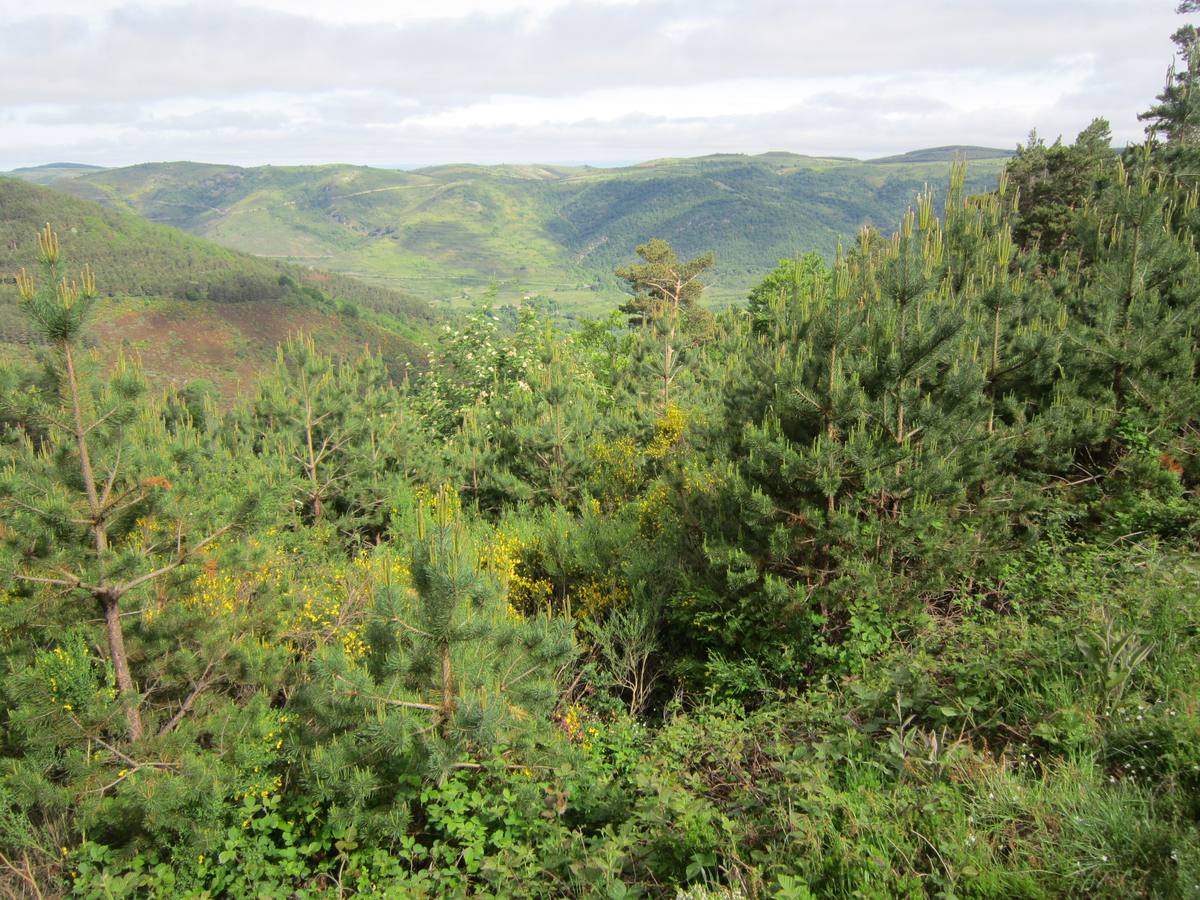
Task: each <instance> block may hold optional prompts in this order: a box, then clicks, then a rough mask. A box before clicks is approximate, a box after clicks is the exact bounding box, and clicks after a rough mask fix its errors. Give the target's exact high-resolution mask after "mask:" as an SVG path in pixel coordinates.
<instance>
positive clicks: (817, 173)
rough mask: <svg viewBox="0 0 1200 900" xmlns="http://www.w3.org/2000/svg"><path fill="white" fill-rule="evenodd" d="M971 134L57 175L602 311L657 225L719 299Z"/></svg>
mask: <svg viewBox="0 0 1200 900" xmlns="http://www.w3.org/2000/svg"><path fill="white" fill-rule="evenodd" d="M959 149H960V148H944V149H942V150H939V151H933V152H926V153H923V154H916V155H914V156H913V157H912V158H899V159H894V160H876V161H872V162H859V161H857V160H850V159H823V158H816V157H806V156H798V155H795V154H790V153H767V154H762V155H760V156H744V155H737V154H731V155H721V156H707V157H699V158H695V159H663V160H655V161H651V162H647V163H642V164H640V165H636V166H628V167H624V168H616V169H602V168H591V167H563V166H532V165H531V166H514V165H506V166H467V165H455V166H437V167H433V168H428V169H419V170H415V171H411V172H402V171H397V170H388V169H371V168H365V167H359V166H345V165H329V166H310V167H288V166H262V167H257V168H239V167H237V166H222V165H202V164H197V163H154V164H146V165H139V166H130V167H127V168H123V169H109V170H104V171H100V172H94V173H87V174H84V175H81V176H79V177H74V178H69V179H60V180H58V181H56V182H55V187H57V188H60V189H62V190H64V191H70V192H72V193H75V194H78V195H79V196H83V197H87V198H89V199H95V200H99V201H101V202H104V203H108V204H111V205H114V206H117V207H120V208H125V209H130V210H133V211H136V212H138V213H139V214H141V215H143V216H146V217H147V218H149V219H151V220H153V221H156V222H162V223H165V224H169V225H174V226H176V227H178V228H182V229H184V230H187V231H189V232H191V233H193V234H197V235H200V236H203V237H206V238H208V239H210V240H213V241H215V242H217V243H220V244H223V245H225V246H228V247H234V248H237V249H239V250H244V251H246V252H249V253H255V254H260V255H263V256H269V257H277V258H282V259H291V260H294V261H298V262H302V263H305V264H311V265H316V266H318V267H321V268H328V269H334V270H338V271H342V272H348V273H351V274H353V275H356V276H360V277H362V278H366V279H369V280H371V281H373V282H376V283H379V284H382V285H386V286H389V287H393V288H400V289H403V290H407V291H409V292H410V293H412V294H415V295H417V296H420V297H423V298H425V299H428V300H436V301H454V300H456V299H457V300H461V299H463V298H464V297H465V296H468V295H478V294H479V293H480V292H481V291H483V290H484V289H486V288H488V287H489V286H490V285H493V284H495V286H496V287H497V288H499V292H500V293H499V296H500V297H501V299H502V300H506V301H508V300H513V299H518V300H519V299H520V298H521V297H523V296H525V295H526V294H531V293H532V294H537V293H542V294H545V295H547V296H549V297H550V298H552V299H555V300H556V301H558V302H559V304H560V305H561V306H563V307H564V308H565V309H568V310H579V309H582V310H585V311H588V312H593V313H594V312H600V311H603V310H604V309H606V308H610V307H611V306H613V305H615V303H616V302H619V286H618V284H617V283H616V282H615V281H614V280H613V279H612V276H611V272H612V269H613V268H614V267H615V266H617V265H619V264H621V263H623V262H625V261H627V260H628V259H630V258H631V257H632V254H633V248H634V247H635V246H636V245H637V244H639V243H642V242H643V241H646V240H648V239H650V238H652V237H660V238H665V239H667V240H669V241H671V242H672V243H673V244H674V245H676V246H677V247H678V248H679V249H680V251H681V252H684V253H699V252H701V251H702V250H713V251H714V252H715V255H716V266H715V267H714V268H713V270H712V272H711V273H710V279H709V280H710V291H709V294H710V297H709V301H710V302H717V303H728V302H731V301H734V300H739V299H741V298H742V297H744V295H745V292H746V291H747V290H748V289H749V288H750V287H751V286H752V285H753V284H754V282H755V281H756V280H757V277H758V275H759V273H761V272H762V271H763V270H764V269H766V268H770V267H771V266H773V265H774V264H775V262H776V261H777V260H779V259H780V258H783V257H788V256H792V255H794V254H796V253H797V252H806V251H809V250H817V251H819V252H821V253H822V254H824V255H825V256H826V257H827V258H831V257H832V254H833V252H834V250H835V249H836V245H837V241H838V238H839V236H841V235H844V234H853V233H854V232H855V231H857V230H858V228H859V227H860V226H861V225H864V224H872V223H873V224H877V225H878V224H882V223H885V222H889V221H892V220H894V219H895V218H896V216H898V215H899V214H900V212H901V211H902V210H903V208H904V207H905V205H907V204H908V203H909V202H910V201H911V199H912V197H913V196H914V195H915V194H916V192H917V191H919V190H921V189H922V187H923V186H924V185H925V184H931V185H934V186H937V185H941V184H943V183H944V182H945V179H946V177H947V173H948V171H949V166H950V163H951V161H952V159H953V158H954V154H955V153H956V152H958V150H959ZM961 149H962V151H963V152H964V153H965V152H971V151H972V150H973V152H971V155H972V156H973V157H974V159H975V161H974V163H973V165H972V167H971V169H970V174H969V178H970V184H971V186H972V187H973V188H976V189H986V188H991V187H994V186H995V178H996V175H997V173H998V171H999V169H1000V167H1001V166H1002V165H1003V163H1004V160H1005V159H1006V158H1007V156H1008V155H1009V154H1008V153H1007V152H1005V151H999V150H995V151H993V150H984V149H980V148H961Z"/></svg>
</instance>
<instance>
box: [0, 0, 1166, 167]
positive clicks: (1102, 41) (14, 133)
mask: <svg viewBox="0 0 1200 900" xmlns="http://www.w3.org/2000/svg"><path fill="white" fill-rule="evenodd" d="M1173 6H1174V2H1173V0H1060V2H1059V3H1056V4H1053V5H1050V4H1045V3H1040V2H1039V3H1033V2H1031V0H1005V2H999V0H992V2H985V0H977V2H974V3H970V4H966V3H962V2H959V0H919V2H913V3H910V4H904V5H901V4H895V3H891V2H886V0H859V2H857V3H855V4H854V5H852V6H846V5H843V4H829V3H828V2H821V3H816V2H804V0H742V2H733V0H543V2H535V0H441V2H439V3H437V4H430V3H396V2H394V0H393V2H376V0H345V2H340V3H337V4H331V3H328V2H327V0H247V2H242V3H235V2H229V0H209V2H205V3H203V4H201V3H198V2H192V0H164V2H145V0H143V2H140V3H139V2H137V0H57V2H56V3H55V5H54V7H53V13H52V14H46V15H43V14H40V13H38V12H31V11H30V8H29V7H28V6H27V5H26V4H25V3H23V2H22V3H17V2H15V0H0V16H2V17H3V19H4V20H6V22H7V26H6V29H7V30H6V40H5V41H4V43H3V45H2V47H0V124H2V125H3V127H4V129H5V140H4V141H3V142H0V168H7V167H11V166H15V165H21V164H30V163H37V162H44V161H48V160H52V159H77V160H79V161H84V162H98V163H104V164H125V163H131V162H139V161H143V160H147V159H183V158H191V159H203V160H210V161H227V162H240V163H244V164H249V163H261V162H275V163H303V162H322V161H347V162H365V163H374V164H382V165H388V164H426V163H433V162H448V161H461V160H469V161H480V162H490V161H500V160H512V161H538V160H545V161H554V160H567V159H570V160H593V161H598V162H602V161H610V160H633V159H638V158H641V157H643V156H647V155H668V154H670V155H690V154H699V153H707V152H715V151H738V150H740V151H746V152H755V151H758V150H765V149H788V150H794V151H797V152H808V153H840V154H852V155H872V154H883V153H890V152H897V151H902V150H906V149H912V148H915V147H920V146H929V145H936V144H946V143H984V144H998V145H1001V146H1011V145H1012V144H1013V143H1015V142H1016V141H1017V140H1020V139H1021V138H1023V137H1024V135H1025V134H1026V132H1028V130H1029V129H1030V128H1032V127H1036V128H1038V130H1039V131H1040V132H1041V133H1043V134H1046V135H1049V136H1051V137H1052V136H1054V135H1056V134H1058V133H1064V134H1066V135H1067V136H1068V137H1069V136H1072V135H1073V134H1074V133H1075V132H1077V131H1078V130H1080V129H1081V128H1082V127H1084V126H1085V125H1086V124H1087V122H1088V121H1089V120H1090V119H1091V118H1092V117H1093V116H1094V115H1105V116H1107V117H1109V118H1110V119H1111V120H1112V122H1113V125H1114V131H1115V132H1116V135H1117V138H1118V139H1119V140H1122V141H1125V140H1133V139H1136V138H1137V137H1138V135H1139V134H1140V126H1139V125H1138V123H1137V120H1136V113H1137V111H1139V110H1141V109H1144V108H1146V107H1147V106H1148V105H1149V103H1150V101H1151V98H1152V97H1153V95H1154V93H1156V91H1157V89H1158V87H1159V85H1160V84H1161V79H1162V73H1163V72H1164V71H1165V68H1166V65H1167V63H1168V62H1169V59H1170V53H1171V45H1170V41H1169V34H1170V32H1171V31H1172V30H1173V29H1174V28H1175V27H1177V26H1178V24H1179V20H1178V18H1177V17H1176V16H1174V15H1173Z"/></svg>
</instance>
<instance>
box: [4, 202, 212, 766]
mask: <svg viewBox="0 0 1200 900" xmlns="http://www.w3.org/2000/svg"><path fill="white" fill-rule="evenodd" d="M38 248H39V262H40V268H41V273H40V277H38V278H36V279H35V277H34V276H32V275H30V274H28V273H27V272H26V271H25V270H24V269H22V270H21V272H20V273H19V274H18V276H17V288H18V291H19V293H20V297H21V304H22V308H23V309H24V310H25V312H26V314H27V315H28V316H29V318H30V320H31V321H32V322H33V324H34V326H35V327H36V329H37V331H38V333H39V335H40V336H41V338H42V339H43V340H44V341H45V342H46V343H47V344H48V346H49V348H50V357H49V362H48V367H49V368H48V381H47V382H46V386H45V388H44V389H43V390H39V391H36V392H33V393H31V394H26V395H24V396H23V397H20V398H16V397H10V398H6V399H8V400H9V402H10V403H14V404H15V403H21V404H22V412H21V415H20V416H19V418H20V420H21V421H23V422H26V423H29V424H30V425H31V426H33V427H30V428H23V429H21V431H20V432H19V433H18V436H17V440H15V441H13V442H11V443H10V444H9V445H8V446H7V447H6V448H5V455H6V457H7V459H6V460H5V461H4V462H5V464H4V466H3V469H2V472H0V515H2V516H3V521H4V526H5V530H4V534H5V537H6V539H7V543H8V544H9V549H10V550H11V551H12V552H13V556H12V557H10V558H11V559H14V561H15V567H16V571H15V572H14V573H13V575H14V578H15V581H16V583H17V586H18V590H19V591H24V592H30V591H42V592H44V594H45V596H44V598H43V601H44V602H51V603H53V604H54V605H55V607H57V606H58V604H66V605H67V607H68V608H69V609H70V610H71V611H70V612H68V613H67V614H66V615H65V616H64V617H63V618H61V619H59V621H63V622H71V620H73V621H74V623H75V624H77V625H81V626H82V625H83V624H84V623H86V622H89V621H90V620H91V619H92V616H93V615H94V614H95V613H96V612H98V613H99V614H100V615H101V617H102V621H103V630H104V644H105V646H106V649H107V662H108V665H109V666H110V667H111V669H112V673H113V679H114V681H115V687H116V690H117V695H116V698H115V700H114V703H116V704H119V706H120V708H121V710H122V711H123V717H124V723H125V727H124V735H123V737H124V738H125V739H127V740H129V741H133V742H135V741H138V740H140V739H141V738H142V736H143V734H144V732H145V726H144V723H143V720H142V712H141V698H140V696H139V690H138V684H137V682H136V680H135V678H134V674H133V670H132V666H131V662H130V655H129V652H128V650H127V648H126V630H127V627H128V626H127V624H126V622H127V619H126V618H125V615H124V613H125V610H126V606H125V604H126V601H127V600H128V599H129V598H130V597H131V596H134V595H135V594H136V593H137V592H138V591H139V590H145V589H146V588H149V587H151V586H153V585H155V584H156V583H159V582H161V581H162V580H163V579H164V578H165V577H166V576H167V575H168V574H170V573H171V572H173V571H175V570H176V569H178V568H179V567H181V566H183V565H184V564H185V563H187V562H188V561H189V560H190V559H192V558H193V557H194V556H195V555H196V554H197V553H198V552H200V551H202V550H203V549H204V548H205V547H206V546H208V545H210V544H211V543H212V542H213V541H215V540H216V539H217V538H218V537H219V536H220V535H221V534H223V533H224V532H225V531H227V530H228V528H229V527H230V526H229V525H225V526H221V527H217V528H215V529H213V530H210V531H203V530H201V529H200V528H198V527H197V526H196V523H194V522H193V521H191V520H190V516H189V514H188V511H187V510H186V509H183V508H181V507H180V506H178V505H177V504H176V503H175V502H174V501H175V498H174V497H173V493H174V492H173V490H172V484H171V477H170V472H169V465H170V462H169V460H168V459H166V458H164V456H163V454H162V453H161V452H159V449H158V447H157V443H158V439H159V438H160V437H161V434H160V433H158V432H157V431H156V429H157V428H158V425H156V424H155V422H154V419H153V416H147V415H146V413H147V409H146V405H145V404H144V403H143V395H144V393H145V389H146V385H145V382H144V380H143V379H142V377H141V373H140V371H139V370H138V368H137V367H136V366H134V365H131V364H129V363H127V362H126V361H124V360H120V361H119V362H118V364H117V367H116V370H115V372H114V373H113V375H112V376H111V377H110V378H108V379H103V378H100V377H98V376H97V375H96V374H95V372H94V368H95V360H94V358H92V357H91V356H90V355H89V354H87V353H85V352H84V351H83V349H82V337H83V332H84V328H85V325H86V323H87V321H88V314H89V312H90V310H91V307H92V303H93V301H94V300H95V298H96V296H97V294H96V281H95V277H94V275H93V274H92V272H91V270H90V269H88V268H86V267H85V268H84V270H83V271H82V272H81V273H80V275H79V278H78V280H73V279H72V278H70V277H69V276H68V275H67V273H66V267H65V266H64V264H63V261H62V259H61V255H60V251H59V244H58V237H57V235H56V234H55V233H54V232H53V231H52V230H51V229H50V226H49V225H47V226H46V228H45V230H44V231H43V232H41V234H40V235H39V236H38Z"/></svg>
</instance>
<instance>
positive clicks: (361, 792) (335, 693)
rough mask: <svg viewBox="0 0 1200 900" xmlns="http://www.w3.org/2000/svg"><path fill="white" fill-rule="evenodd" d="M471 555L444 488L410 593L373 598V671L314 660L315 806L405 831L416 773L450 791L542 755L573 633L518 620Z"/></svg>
mask: <svg viewBox="0 0 1200 900" xmlns="http://www.w3.org/2000/svg"><path fill="white" fill-rule="evenodd" d="M472 544H473V542H472V540H471V539H470V537H469V535H468V532H467V530H466V528H465V526H464V524H463V522H462V520H461V512H460V511H459V509H458V505H457V500H456V498H455V496H454V495H453V494H452V493H450V492H448V491H446V490H445V489H442V490H441V491H439V493H438V494H437V495H436V496H435V497H434V498H432V500H431V501H430V502H429V503H427V504H425V505H423V506H422V508H421V511H420V512H419V514H418V525H417V536H416V539H415V541H414V543H413V550H412V563H411V575H412V587H411V588H409V587H408V586H407V585H405V584H403V583H395V582H394V583H381V584H376V585H375V599H374V609H373V612H372V617H371V624H370V625H369V627H368V629H367V638H368V643H369V649H368V652H367V655H366V657H365V659H364V660H362V661H361V662H359V661H356V660H354V659H352V658H348V657H347V656H346V654H345V653H344V651H343V649H342V648H341V647H340V646H332V647H329V648H326V650H325V651H323V652H322V653H321V654H320V655H319V656H318V657H317V658H316V659H315V661H314V664H315V666H316V675H317V679H316V681H315V682H314V684H313V686H312V688H311V690H310V691H309V694H308V697H309V701H308V702H309V703H310V705H311V706H312V709H313V711H314V715H315V720H316V721H317V722H319V723H320V726H319V729H318V731H319V734H320V735H321V743H320V744H319V745H318V746H317V748H316V749H315V750H314V752H313V753H312V755H311V758H310V762H309V772H308V776H307V777H308V779H309V784H310V786H312V787H313V789H314V791H315V792H316V793H317V794H318V796H321V797H327V798H330V799H331V800H336V801H338V802H340V803H346V804H349V806H350V807H351V808H352V809H353V810H354V811H355V815H360V814H361V815H370V814H377V815H379V816H382V817H383V820H382V821H384V822H387V821H392V822H395V821H398V819H397V817H402V815H403V813H402V810H401V807H402V805H403V800H404V795H403V792H402V791H400V792H397V791H398V789H400V788H402V787H403V785H404V783H405V781H406V779H408V778H410V777H411V776H412V775H413V774H421V773H424V774H426V775H429V776H432V777H435V778H441V777H444V776H445V775H446V774H447V773H448V772H450V771H452V770H453V769H455V768H462V767H467V768H475V767H478V766H479V765H480V764H481V763H482V762H483V761H486V760H487V759H488V758H489V756H490V755H491V754H493V753H495V752H500V751H501V750H503V749H504V748H507V749H506V750H505V751H504V752H507V753H508V754H510V755H511V756H512V762H513V763H514V764H517V765H520V764H524V763H526V762H528V761H529V759H530V757H531V754H532V755H536V754H537V753H538V746H539V744H540V743H541V741H540V740H539V738H538V737H537V735H538V733H539V727H538V723H539V722H542V723H548V716H549V713H550V711H551V710H552V709H553V707H554V706H555V704H556V703H557V700H558V684H557V679H558V677H559V676H560V674H561V673H562V672H563V671H564V667H565V666H566V665H567V663H569V662H570V660H571V659H572V657H573V654H574V642H573V638H572V633H571V626H570V623H569V622H568V621H566V620H564V619H551V618H530V619H525V618H519V617H516V616H514V614H513V613H512V612H511V611H510V609H509V607H508V605H507V603H506V602H505V594H504V586H503V585H501V584H500V583H499V582H498V581H497V580H496V579H495V578H494V577H493V576H492V575H491V574H490V573H487V572H485V571H483V570H481V568H480V566H479V564H478V560H477V556H476V553H475V552H474V550H473V547H472ZM364 722H368V723H370V726H369V727H367V728H363V727H362V726H363V723H364ZM367 784H369V785H372V787H371V788H370V789H360V788H361V785H367ZM356 785H358V786H359V787H356Z"/></svg>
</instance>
